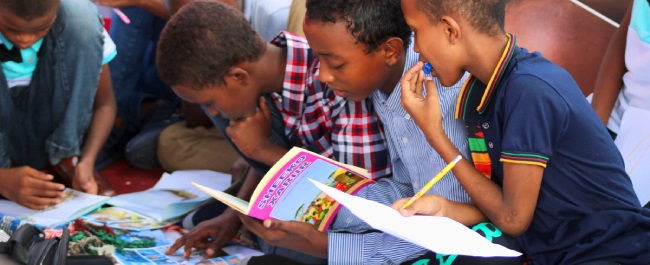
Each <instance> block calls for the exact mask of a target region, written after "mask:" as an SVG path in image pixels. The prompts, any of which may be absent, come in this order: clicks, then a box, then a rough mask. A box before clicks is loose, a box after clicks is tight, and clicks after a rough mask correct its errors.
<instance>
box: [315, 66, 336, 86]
mask: <svg viewBox="0 0 650 265" xmlns="http://www.w3.org/2000/svg"><path fill="white" fill-rule="evenodd" d="M318 79H319V80H320V81H321V82H322V83H331V82H333V81H334V76H333V75H332V74H330V71H329V69H328V68H327V67H323V66H322V65H321V68H320V72H319V73H318Z"/></svg>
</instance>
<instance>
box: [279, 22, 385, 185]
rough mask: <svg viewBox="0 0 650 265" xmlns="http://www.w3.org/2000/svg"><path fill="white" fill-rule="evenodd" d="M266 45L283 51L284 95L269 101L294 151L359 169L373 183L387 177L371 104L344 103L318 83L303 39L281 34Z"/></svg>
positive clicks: (316, 64)
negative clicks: (284, 60)
mask: <svg viewBox="0 0 650 265" xmlns="http://www.w3.org/2000/svg"><path fill="white" fill-rule="evenodd" d="M271 43H272V44H274V45H276V46H278V47H286V48H287V66H286V70H285V77H284V90H283V92H282V94H281V95H280V94H274V95H273V98H274V100H275V103H276V104H277V106H278V109H279V110H280V112H281V113H282V116H283V118H284V122H285V126H286V128H285V132H286V134H287V135H288V136H289V139H290V140H291V141H292V142H293V143H294V144H295V145H296V146H299V147H302V148H305V149H307V150H310V151H312V152H315V153H319V154H321V155H324V156H327V157H329V158H332V159H335V160H337V161H339V162H342V163H346V164H350V165H354V166H357V167H361V168H365V169H367V170H368V171H369V172H370V174H371V175H372V177H373V179H378V178H382V177H385V176H388V175H390V174H391V169H390V164H389V157H388V148H387V147H386V142H385V138H384V132H383V128H382V125H381V122H380V120H379V117H378V116H377V114H376V113H375V111H374V107H373V104H372V100H371V99H370V98H368V99H365V100H363V101H360V102H353V101H348V100H346V99H344V98H342V97H339V96H336V95H335V94H334V92H333V91H330V90H329V89H328V87H327V85H326V84H323V83H320V80H319V79H318V73H319V68H320V62H319V60H318V58H316V56H313V55H312V53H311V50H310V48H309V45H308V44H307V40H305V39H304V38H302V37H299V36H296V35H293V34H291V33H289V32H281V33H280V34H278V36H277V37H275V39H273V41H271Z"/></svg>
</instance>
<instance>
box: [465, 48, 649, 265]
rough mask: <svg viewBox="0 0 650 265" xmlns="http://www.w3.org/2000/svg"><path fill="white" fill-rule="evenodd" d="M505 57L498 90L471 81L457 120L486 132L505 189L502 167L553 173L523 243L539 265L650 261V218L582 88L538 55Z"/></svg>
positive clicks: (518, 51)
mask: <svg viewBox="0 0 650 265" xmlns="http://www.w3.org/2000/svg"><path fill="white" fill-rule="evenodd" d="M513 39H514V37H513ZM515 43H516V41H515ZM504 54H506V55H507V56H505V57H504V58H505V61H504V62H503V63H500V64H499V67H497V70H496V72H497V74H496V76H495V78H494V80H493V82H490V85H491V87H487V88H486V85H485V84H482V83H481V82H480V81H478V79H474V78H472V79H471V80H470V81H469V82H468V84H467V85H466V87H465V88H464V91H462V92H461V98H459V105H458V109H457V116H458V117H459V118H463V119H464V120H465V121H466V122H467V123H468V125H479V126H480V128H481V130H482V131H483V133H484V135H485V139H484V140H485V143H486V147H487V153H488V155H489V158H490V160H491V162H492V179H493V180H494V181H495V182H496V183H497V184H499V185H502V181H503V164H502V163H504V162H505V163H523V164H532V165H538V166H542V167H545V169H544V173H543V178H542V184H541V188H540V192H539V198H538V201H537V206H536V209H535V214H534V216H533V220H532V222H531V224H530V227H529V228H528V230H527V231H526V232H525V233H524V234H522V235H521V237H520V238H519V242H520V244H521V246H522V247H523V249H524V250H525V251H526V252H527V254H528V255H529V256H530V257H531V258H532V261H533V264H577V263H582V262H586V261H590V260H611V261H616V262H620V263H623V264H648V263H650V210H648V209H643V208H641V205H640V203H639V201H638V199H637V196H636V194H635V193H634V190H633V189H632V183H631V181H630V178H629V177H628V176H627V174H626V172H625V167H624V165H623V159H622V157H621V155H620V153H619V152H618V149H617V148H616V146H615V145H614V142H613V141H612V139H611V137H610V136H609V134H608V133H607V130H606V128H605V126H604V125H603V123H602V122H601V121H600V120H599V119H598V117H597V116H596V114H595V112H594V111H593V109H592V108H591V106H590V105H589V104H588V102H587V101H586V100H585V98H584V96H583V94H582V92H581V91H580V89H579V88H578V85H577V84H576V82H575V81H574V80H573V78H572V77H571V76H570V75H569V73H567V72H566V71H565V70H564V69H562V68H560V67H558V66H557V65H555V64H553V63H551V62H550V61H548V60H546V59H545V58H544V57H542V56H541V55H540V54H539V53H529V52H528V51H527V50H526V49H523V48H518V47H516V45H512V47H511V51H510V52H509V53H508V48H506V51H505V52H504Z"/></svg>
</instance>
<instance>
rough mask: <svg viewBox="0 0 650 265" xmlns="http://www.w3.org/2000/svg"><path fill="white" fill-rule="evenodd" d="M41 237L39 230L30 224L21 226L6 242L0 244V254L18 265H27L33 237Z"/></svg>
mask: <svg viewBox="0 0 650 265" xmlns="http://www.w3.org/2000/svg"><path fill="white" fill-rule="evenodd" d="M41 235H42V232H41V230H39V229H38V228H36V227H35V226H33V225H30V224H26V225H23V226H21V227H19V228H18V229H17V230H16V232H14V233H13V235H11V237H10V238H9V241H8V242H3V243H0V253H4V254H6V255H7V256H9V258H10V259H11V260H13V261H15V262H18V263H20V264H28V263H29V259H30V256H31V255H30V254H29V249H30V247H31V246H32V243H33V242H34V240H35V237H39V236H41Z"/></svg>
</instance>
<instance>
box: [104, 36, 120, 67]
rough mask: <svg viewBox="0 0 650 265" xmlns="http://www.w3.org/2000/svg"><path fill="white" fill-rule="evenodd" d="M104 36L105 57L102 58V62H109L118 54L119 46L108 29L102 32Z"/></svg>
mask: <svg viewBox="0 0 650 265" xmlns="http://www.w3.org/2000/svg"><path fill="white" fill-rule="evenodd" d="M102 36H103V37H104V53H103V56H104V57H103V59H102V64H107V63H109V62H110V61H112V60H113V58H115V56H117V47H116V46H115V42H113V40H112V39H111V37H110V36H109V35H108V32H107V31H106V29H104V31H103V32H102Z"/></svg>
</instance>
